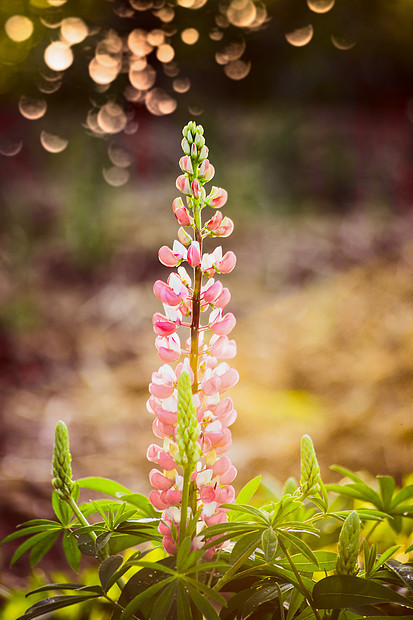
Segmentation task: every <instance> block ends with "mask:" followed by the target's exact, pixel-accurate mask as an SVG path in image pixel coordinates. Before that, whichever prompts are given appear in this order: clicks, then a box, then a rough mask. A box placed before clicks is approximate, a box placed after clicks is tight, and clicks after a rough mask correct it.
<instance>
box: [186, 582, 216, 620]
mask: <svg viewBox="0 0 413 620" xmlns="http://www.w3.org/2000/svg"><path fill="white" fill-rule="evenodd" d="M186 587H187V589H188V593H189V596H190V597H191V599H192V600H193V602H194V604H195V606H196V608H197V609H199V611H200V612H201V613H202V614H203V616H204V618H205V620H219V616H218V614H217V612H216V611H215V608H214V607H213V606H212V605H211V603H210V602H209V601H208V600H207V599H206V598H204V597H203V596H202V594H200V593H199V592H198V590H197V588H195V587H193V586H192V585H190V584H189V583H188V582H187V583H186Z"/></svg>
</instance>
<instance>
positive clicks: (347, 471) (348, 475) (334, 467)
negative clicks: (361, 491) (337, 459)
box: [330, 465, 365, 484]
mask: <svg viewBox="0 0 413 620" xmlns="http://www.w3.org/2000/svg"><path fill="white" fill-rule="evenodd" d="M330 469H332V470H333V471H337V472H338V473H339V474H341V475H342V476H344V477H345V478H350V480H353V482H360V483H361V484H365V482H364V480H362V478H360V477H359V476H357V475H356V474H355V473H354V472H352V471H351V470H350V469H346V468H345V467H341V465H331V467H330Z"/></svg>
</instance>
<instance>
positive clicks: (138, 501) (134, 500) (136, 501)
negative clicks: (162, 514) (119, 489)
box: [119, 493, 159, 517]
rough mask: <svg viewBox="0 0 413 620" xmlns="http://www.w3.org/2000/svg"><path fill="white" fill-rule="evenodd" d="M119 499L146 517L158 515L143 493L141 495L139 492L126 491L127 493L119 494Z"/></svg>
mask: <svg viewBox="0 0 413 620" xmlns="http://www.w3.org/2000/svg"><path fill="white" fill-rule="evenodd" d="M119 499H120V500H122V502H126V503H127V504H130V505H131V506H135V508H138V510H140V512H141V513H142V514H144V515H147V516H148V517H156V516H157V515H159V512H158V511H157V510H155V508H154V507H153V506H152V504H151V502H150V501H149V500H148V498H147V497H145V495H141V494H140V493H128V494H127V495H121V496H119Z"/></svg>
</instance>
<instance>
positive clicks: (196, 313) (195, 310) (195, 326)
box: [190, 200, 202, 394]
mask: <svg viewBox="0 0 413 620" xmlns="http://www.w3.org/2000/svg"><path fill="white" fill-rule="evenodd" d="M194 202H195V204H194V233H195V241H198V243H199V248H200V252H201V256H202V235H201V209H200V208H199V200H195V201H194ZM201 286H202V271H201V266H200V265H198V267H194V294H193V298H192V323H191V354H190V366H191V368H192V372H193V373H194V383H193V387H192V392H193V393H194V394H195V393H196V392H197V391H198V353H199V350H198V345H199V324H200V319H201Z"/></svg>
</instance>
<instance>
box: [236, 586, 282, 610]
mask: <svg viewBox="0 0 413 620" xmlns="http://www.w3.org/2000/svg"><path fill="white" fill-rule="evenodd" d="M291 588H292V586H291V585H289V584H284V585H281V586H280V585H279V584H278V583H275V584H274V583H273V584H267V585H263V586H261V587H260V589H259V590H257V591H256V592H255V593H254V594H252V596H250V597H249V598H248V599H247V600H246V601H245V604H244V605H243V608H242V610H243V616H244V615H245V617H246V616H249V615H250V614H252V613H253V612H254V611H256V609H257V608H258V607H259V606H260V605H263V604H264V603H268V602H269V601H274V600H275V599H278V598H279V594H280V592H281V594H283V593H284V592H288V591H289V590H291Z"/></svg>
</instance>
